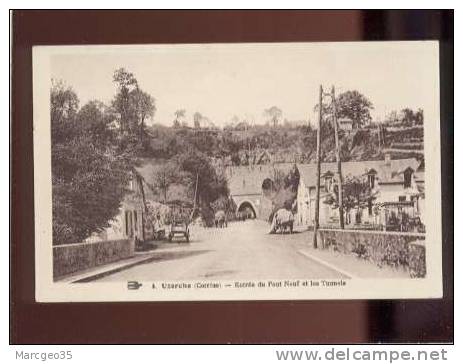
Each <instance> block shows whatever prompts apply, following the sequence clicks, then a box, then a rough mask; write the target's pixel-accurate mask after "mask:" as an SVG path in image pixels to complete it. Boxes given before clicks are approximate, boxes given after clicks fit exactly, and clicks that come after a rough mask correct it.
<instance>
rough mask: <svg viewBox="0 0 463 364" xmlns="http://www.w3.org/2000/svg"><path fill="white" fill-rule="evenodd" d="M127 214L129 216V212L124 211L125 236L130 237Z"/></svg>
mask: <svg viewBox="0 0 463 364" xmlns="http://www.w3.org/2000/svg"><path fill="white" fill-rule="evenodd" d="M129 214H130V211H126V212H125V235H126V236H129V235H130V222H129Z"/></svg>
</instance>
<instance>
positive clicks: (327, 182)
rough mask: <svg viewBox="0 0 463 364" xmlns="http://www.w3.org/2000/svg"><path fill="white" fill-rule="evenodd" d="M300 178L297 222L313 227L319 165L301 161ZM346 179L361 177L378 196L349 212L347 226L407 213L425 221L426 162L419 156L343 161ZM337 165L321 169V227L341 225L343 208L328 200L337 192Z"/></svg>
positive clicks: (379, 222)
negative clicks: (335, 206) (340, 208)
mask: <svg viewBox="0 0 463 364" xmlns="http://www.w3.org/2000/svg"><path fill="white" fill-rule="evenodd" d="M297 168H298V170H299V175H300V181H299V186H298V195H297V216H296V222H297V223H299V224H301V225H307V226H313V224H314V218H315V196H316V178H317V177H316V176H317V174H316V168H317V165H316V164H298V165H297ZM341 168H342V174H343V178H344V179H346V178H348V177H349V176H350V177H361V178H364V179H365V182H366V183H368V184H369V185H370V188H371V190H372V194H373V195H374V199H372V200H371V201H370V202H369V204H368V205H367V206H362V207H359V208H358V209H356V210H355V211H349V212H346V216H345V222H346V223H347V225H361V224H365V225H373V224H374V225H386V224H387V223H388V222H387V219H388V218H390V217H391V216H392V214H395V215H399V214H407V215H408V216H410V217H413V218H420V220H421V222H422V223H424V210H425V195H424V164H423V163H420V161H418V160H417V159H415V158H407V159H395V160H391V159H390V156H389V155H386V156H385V159H384V160H376V161H359V162H343V163H342V164H341ZM336 184H337V164H336V163H322V164H321V168H320V205H319V206H320V209H319V211H320V213H319V222H320V226H323V225H337V224H338V223H339V210H338V209H337V208H333V207H332V206H331V205H329V204H327V203H324V201H325V200H326V199H327V197H328V196H329V195H331V194H333V193H334V186H335V185H336Z"/></svg>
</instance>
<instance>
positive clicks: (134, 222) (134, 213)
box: [133, 211, 138, 231]
mask: <svg viewBox="0 0 463 364" xmlns="http://www.w3.org/2000/svg"><path fill="white" fill-rule="evenodd" d="M137 222H138V216H137V212H136V211H134V212H133V227H134V230H135V231H138V224H137Z"/></svg>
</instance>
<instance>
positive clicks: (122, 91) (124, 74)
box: [112, 68, 138, 133]
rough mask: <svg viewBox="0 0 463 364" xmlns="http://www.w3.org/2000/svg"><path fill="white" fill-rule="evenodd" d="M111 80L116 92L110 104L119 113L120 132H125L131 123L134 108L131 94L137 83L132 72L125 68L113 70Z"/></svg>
mask: <svg viewBox="0 0 463 364" xmlns="http://www.w3.org/2000/svg"><path fill="white" fill-rule="evenodd" d="M113 81H114V82H115V83H116V85H117V93H116V96H115V97H114V99H113V101H112V106H113V108H114V110H115V111H116V113H118V114H119V123H120V131H121V133H127V132H129V130H130V124H131V123H133V112H134V110H133V109H134V108H133V105H132V97H131V95H132V92H133V91H134V90H136V88H137V87H138V83H137V80H136V78H135V76H134V75H133V73H130V72H128V71H126V70H125V68H119V69H117V70H116V71H114V75H113Z"/></svg>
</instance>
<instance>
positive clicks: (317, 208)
mask: <svg viewBox="0 0 463 364" xmlns="http://www.w3.org/2000/svg"><path fill="white" fill-rule="evenodd" d="M322 109H323V87H322V85H320V99H319V105H318V126H317V174H316V176H317V184H316V189H315V222H314V229H313V247H314V248H315V249H317V247H318V244H317V234H318V227H319V217H320V158H321V155H320V154H321V140H320V138H321V128H322V113H323V110H322Z"/></svg>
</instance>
